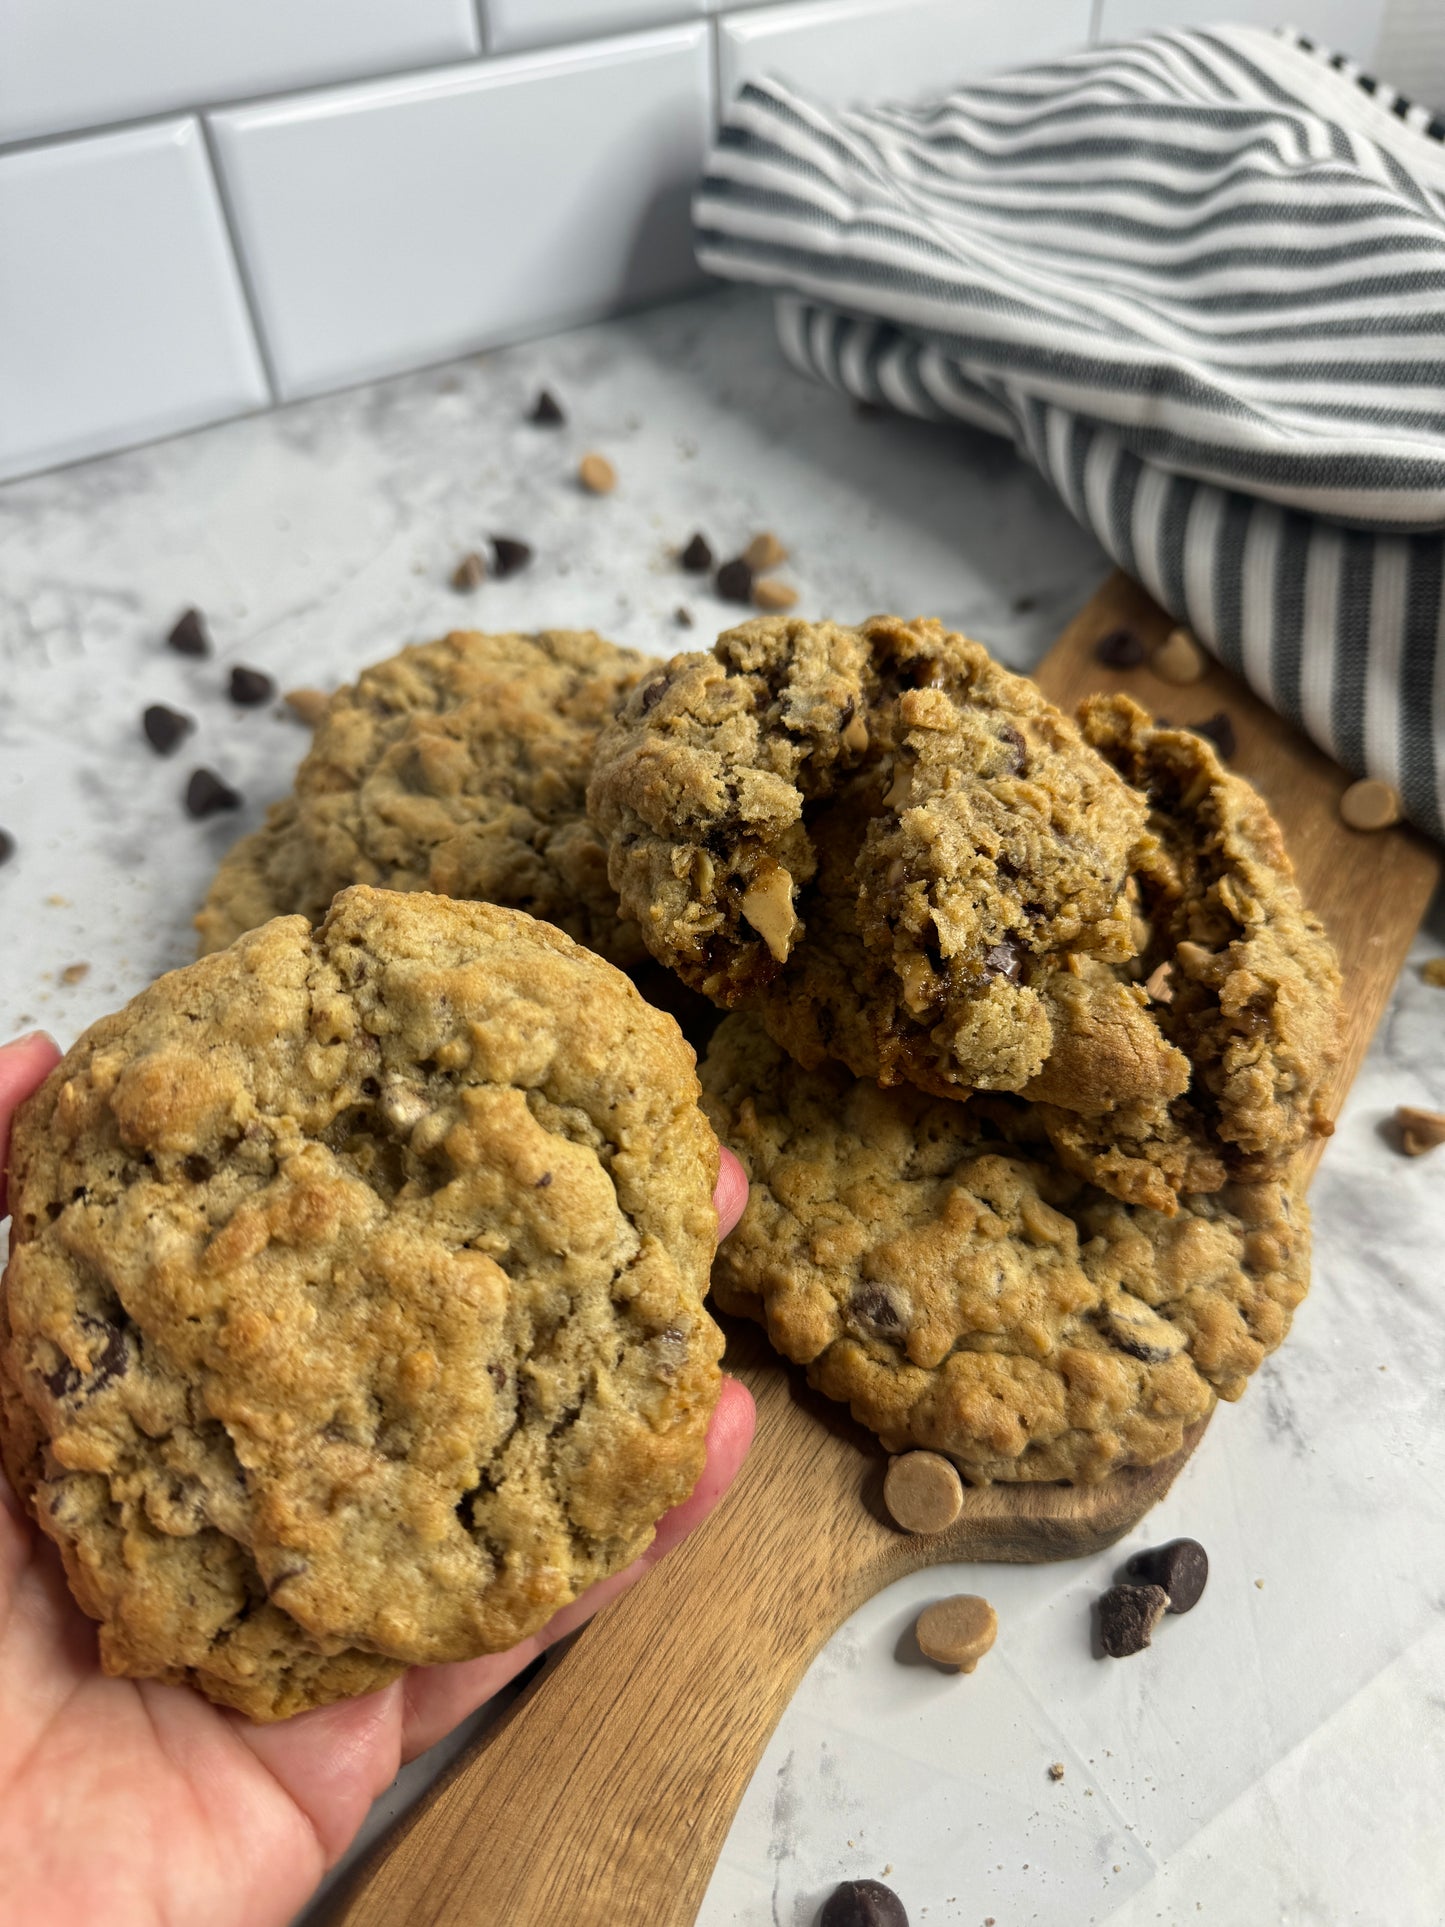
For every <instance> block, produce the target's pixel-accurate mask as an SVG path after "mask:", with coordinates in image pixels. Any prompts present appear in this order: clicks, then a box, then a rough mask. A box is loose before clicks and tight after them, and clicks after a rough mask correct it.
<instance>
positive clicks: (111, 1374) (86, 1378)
mask: <svg viewBox="0 0 1445 1927" xmlns="http://www.w3.org/2000/svg"><path fill="white" fill-rule="evenodd" d="M80 1322H81V1324H82V1325H84V1327H85V1328H86V1330H87V1331H90V1332H96V1333H99V1334H100V1335H101V1336H102V1337H103V1338H104V1340H105V1343H104V1344H103V1345H102V1347H101V1351H100V1356H99V1358H92V1359H91V1360H90V1363H89V1370H86V1371H82V1369H81V1368H80V1366H78V1365H74V1364H72V1363H71V1361H70V1360H69V1359H68V1358H67V1359H66V1360H65V1362H64V1364H62V1365H59V1366H57V1368H56V1369H55V1370H54V1371H53V1372H44V1373H42V1374H41V1377H42V1378H43V1380H44V1383H45V1386H46V1389H47V1390H48V1391H49V1393H50V1396H51V1397H52V1398H69V1399H73V1398H91V1397H93V1396H94V1394H95V1393H96V1392H99V1391H102V1390H104V1388H105V1387H106V1386H107V1385H108V1384H109V1383H110V1381H111V1380H112V1379H113V1378H119V1376H120V1374H121V1373H122V1372H123V1371H124V1370H125V1367H126V1346H125V1333H124V1332H123V1331H122V1330H121V1328H120V1326H119V1325H113V1324H111V1322H110V1320H109V1319H108V1318H85V1317H82V1318H81V1321H80Z"/></svg>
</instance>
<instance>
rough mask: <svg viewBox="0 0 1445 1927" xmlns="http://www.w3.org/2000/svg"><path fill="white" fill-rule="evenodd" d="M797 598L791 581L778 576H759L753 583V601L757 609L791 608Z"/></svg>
mask: <svg viewBox="0 0 1445 1927" xmlns="http://www.w3.org/2000/svg"><path fill="white" fill-rule="evenodd" d="M797 600H798V592H797V590H796V589H795V588H794V587H793V585H792V583H791V582H784V581H782V580H781V579H780V578H779V577H778V576H775V575H765V576H760V577H759V578H758V580H757V581H756V582H754V584H753V602H754V603H755V604H756V606H757V607H758V608H759V609H791V608H793V606H794V605H795V604H796V602H797Z"/></svg>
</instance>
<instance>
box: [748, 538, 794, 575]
mask: <svg viewBox="0 0 1445 1927" xmlns="http://www.w3.org/2000/svg"><path fill="white" fill-rule="evenodd" d="M787 559H788V551H787V550H786V549H785V548H784V547H783V545H782V543H781V542H780V541H779V540H778V538H777V536H775V535H774V534H773V533H772V531H771V530H770V529H765V530H764V531H763V533H762V534H761V535H755V536H754V537H753V539H752V541H751V542H749V544H748V546H747V547H746V548H745V549H744V550H743V561H744V562H746V563H747V565H748V567H749V568H750V569H751V570H752V572H753V574H754V575H764V574H766V572H767V571H768V570H769V569H776V568H777V566H778V564H779V563H780V562H786V561H787Z"/></svg>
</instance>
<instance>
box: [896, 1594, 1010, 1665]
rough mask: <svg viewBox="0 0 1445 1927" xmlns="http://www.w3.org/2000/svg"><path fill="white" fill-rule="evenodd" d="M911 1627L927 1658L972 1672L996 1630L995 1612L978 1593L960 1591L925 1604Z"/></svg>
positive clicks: (992, 1639)
mask: <svg viewBox="0 0 1445 1927" xmlns="http://www.w3.org/2000/svg"><path fill="white" fill-rule="evenodd" d="M914 1631H915V1633H916V1634H917V1637H918V1644H919V1646H920V1648H921V1649H922V1651H923V1652H924V1653H926V1654H927V1656H928V1657H929V1659H934V1660H937V1661H938V1663H939V1665H940V1666H956V1667H957V1668H958V1670H959V1672H960V1673H971V1672H972V1671H973V1669H974V1667H975V1666H977V1664H978V1662H979V1661H980V1660H981V1659H982V1658H983V1656H984V1654H985V1653H986V1652H987V1651H988V1649H989V1647H990V1646H992V1644H993V1642H994V1639H995V1638H996V1636H997V1634H998V1614H997V1613H996V1612H995V1611H994V1609H993V1607H992V1606H990V1605H989V1603H988V1601H987V1600H986V1599H980V1598H979V1596H978V1594H977V1593H971V1592H961V1593H958V1594H956V1595H955V1596H954V1598H952V1599H939V1600H936V1601H935V1602H934V1604H933V1605H931V1606H925V1607H924V1609H923V1611H922V1612H921V1613H920V1614H919V1615H918V1622H917V1624H916V1626H915V1627H914Z"/></svg>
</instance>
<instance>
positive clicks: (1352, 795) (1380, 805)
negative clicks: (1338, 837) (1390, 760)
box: [1340, 776, 1401, 830]
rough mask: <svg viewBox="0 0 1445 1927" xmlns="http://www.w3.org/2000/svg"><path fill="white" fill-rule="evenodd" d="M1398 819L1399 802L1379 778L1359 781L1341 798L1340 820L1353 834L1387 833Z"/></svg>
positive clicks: (1387, 785)
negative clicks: (1372, 831) (1360, 831)
mask: <svg viewBox="0 0 1445 1927" xmlns="http://www.w3.org/2000/svg"><path fill="white" fill-rule="evenodd" d="M1400 816H1401V809H1400V799H1399V797H1398V796H1397V795H1396V794H1395V792H1394V791H1393V790H1392V789H1391V788H1390V785H1389V784H1388V783H1382V782H1380V780H1379V779H1378V777H1374V776H1366V777H1362V778H1361V780H1360V781H1359V782H1358V783H1351V785H1350V787H1349V788H1348V789H1347V790H1346V791H1345V793H1344V795H1343V796H1342V797H1341V798H1340V818H1341V820H1342V821H1343V822H1344V823H1347V824H1348V825H1349V827H1350V828H1351V829H1352V830H1388V829H1389V828H1390V827H1391V825H1392V824H1395V823H1398V822H1399V820H1400Z"/></svg>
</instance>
